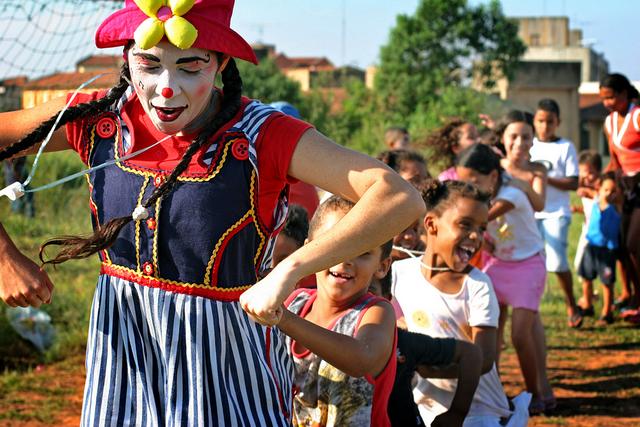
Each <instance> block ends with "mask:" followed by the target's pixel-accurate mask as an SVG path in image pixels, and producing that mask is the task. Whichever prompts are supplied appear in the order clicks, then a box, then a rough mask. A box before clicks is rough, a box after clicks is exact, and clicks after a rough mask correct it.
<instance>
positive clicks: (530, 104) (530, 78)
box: [495, 17, 609, 149]
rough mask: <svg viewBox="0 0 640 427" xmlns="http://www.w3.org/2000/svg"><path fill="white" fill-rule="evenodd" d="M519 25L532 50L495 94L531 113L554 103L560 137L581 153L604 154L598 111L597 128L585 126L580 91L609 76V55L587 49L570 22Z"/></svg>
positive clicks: (522, 21)
mask: <svg viewBox="0 0 640 427" xmlns="http://www.w3.org/2000/svg"><path fill="white" fill-rule="evenodd" d="M514 20H515V21H516V22H517V23H518V35H519V37H520V38H521V39H522V41H523V42H524V43H525V45H526V46H527V50H526V52H525V54H524V55H523V57H522V59H521V64H520V66H519V67H518V69H517V70H516V73H515V75H514V77H513V79H512V80H511V81H507V80H506V79H500V80H499V81H498V84H497V85H496V88H495V93H496V94H497V95H499V96H500V98H501V99H503V100H507V101H508V102H509V103H510V105H511V106H512V107H514V108H519V109H523V110H527V111H530V112H534V111H535V109H536V106H537V103H538V101H539V100H540V99H542V98H552V99H554V100H555V101H556V102H558V104H559V106H560V114H561V121H560V127H559V129H558V134H559V135H561V136H564V137H567V138H569V139H571V140H572V141H573V142H574V143H575V144H576V148H577V149H579V148H595V149H598V148H600V145H599V143H596V141H597V140H598V137H597V135H594V134H593V132H594V129H595V128H596V127H597V126H596V125H595V123H593V121H594V120H595V121H596V122H597V117H596V116H594V114H596V115H597V114H599V113H598V111H596V110H597V109H596V110H593V111H590V112H589V117H590V119H589V120H591V122H592V123H589V124H587V123H584V122H583V121H582V119H581V108H582V105H583V104H584V102H581V95H580V92H579V88H580V87H581V85H582V84H584V83H586V82H591V81H599V80H600V79H601V78H602V77H604V76H605V75H606V74H607V73H608V72H609V63H608V62H607V61H606V59H605V58H604V55H603V54H601V53H598V52H596V51H594V50H593V49H592V47H591V46H590V44H589V43H586V41H585V40H584V39H583V35H582V30H580V29H570V27H569V18H567V17H521V18H514ZM598 102H599V100H598ZM602 120H604V117H602ZM585 126H586V127H587V128H585ZM601 128H602V124H601V122H600V129H601Z"/></svg>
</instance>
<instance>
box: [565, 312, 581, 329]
mask: <svg viewBox="0 0 640 427" xmlns="http://www.w3.org/2000/svg"><path fill="white" fill-rule="evenodd" d="M582 320H583V319H582V316H581V315H580V313H579V312H578V310H576V312H575V313H573V315H571V316H569V318H568V319H567V326H569V327H570V328H573V329H578V328H579V327H580V326H582Z"/></svg>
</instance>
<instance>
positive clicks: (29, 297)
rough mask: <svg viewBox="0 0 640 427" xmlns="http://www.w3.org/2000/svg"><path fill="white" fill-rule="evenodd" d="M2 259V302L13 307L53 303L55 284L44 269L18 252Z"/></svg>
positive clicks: (0, 268) (0, 272)
mask: <svg viewBox="0 0 640 427" xmlns="http://www.w3.org/2000/svg"><path fill="white" fill-rule="evenodd" d="M9 252H11V253H9ZM0 258H1V262H0V300H2V301H4V302H5V303H6V304H7V305H9V306H11V307H28V306H31V307H36V308H37V307H40V305H41V304H49V303H51V296H52V293H53V284H52V283H51V279H49V276H48V275H47V273H45V271H44V270H43V269H41V268H40V267H38V266H37V265H36V263H34V262H33V261H31V260H30V259H29V258H27V257H26V256H24V255H23V254H22V253H21V252H19V251H17V250H15V251H6V252H5V253H3V254H2V256H1V257H0Z"/></svg>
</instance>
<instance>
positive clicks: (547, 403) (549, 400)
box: [542, 396, 558, 413]
mask: <svg viewBox="0 0 640 427" xmlns="http://www.w3.org/2000/svg"><path fill="white" fill-rule="evenodd" d="M542 403H544V412H545V413H547V412H550V411H553V410H554V409H556V408H557V407H558V401H557V400H556V397H555V396H551V397H545V398H543V399H542Z"/></svg>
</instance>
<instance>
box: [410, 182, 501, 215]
mask: <svg viewBox="0 0 640 427" xmlns="http://www.w3.org/2000/svg"><path fill="white" fill-rule="evenodd" d="M461 198H464V199H471V200H475V201H477V202H480V203H483V204H486V205H487V206H489V200H490V198H491V196H490V195H489V194H487V193H484V192H482V191H480V190H479V189H478V187H476V186H475V185H473V184H469V183H466V182H462V181H445V182H440V181H438V180H437V179H432V180H429V181H427V182H426V183H425V184H424V186H423V188H422V200H424V203H425V205H426V207H427V212H433V213H435V214H436V215H437V216H440V215H442V213H443V212H444V211H445V210H446V209H448V208H449V207H451V206H455V204H456V202H457V201H458V199H461Z"/></svg>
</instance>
